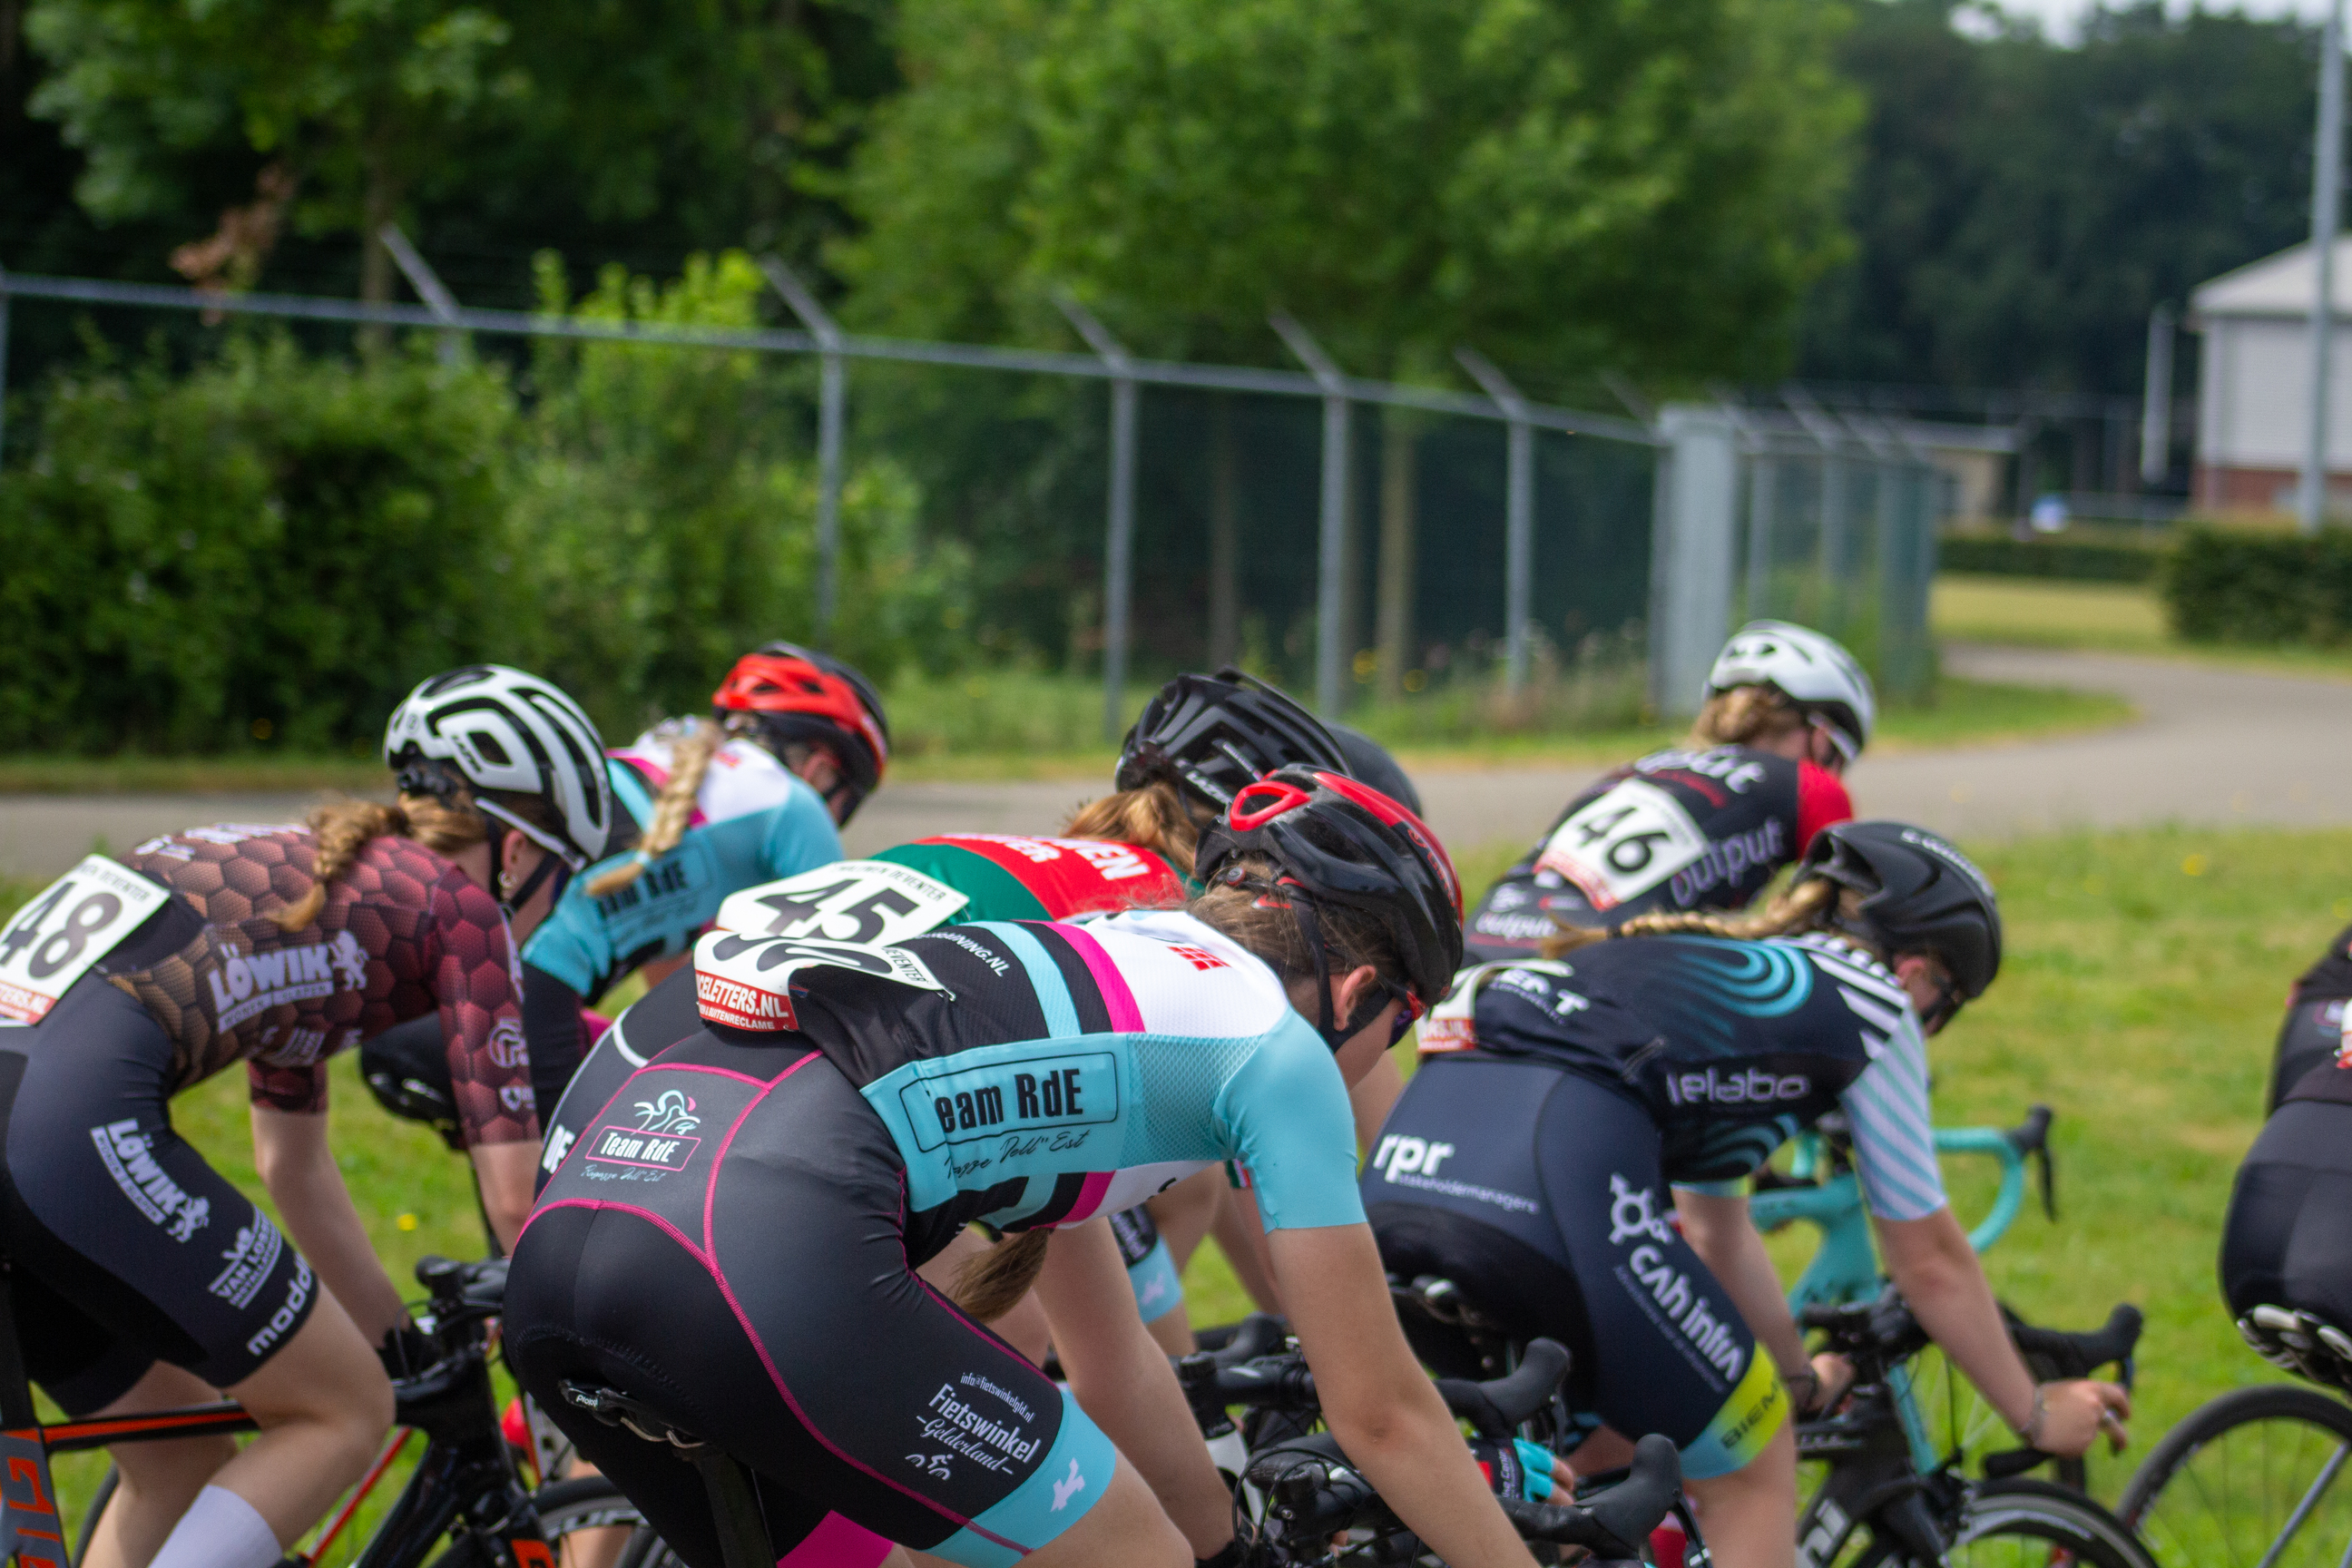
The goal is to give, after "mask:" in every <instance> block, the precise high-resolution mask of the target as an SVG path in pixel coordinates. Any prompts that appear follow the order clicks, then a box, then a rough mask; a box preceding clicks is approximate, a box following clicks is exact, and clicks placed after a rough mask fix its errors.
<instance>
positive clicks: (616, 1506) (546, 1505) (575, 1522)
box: [530, 1476, 650, 1562]
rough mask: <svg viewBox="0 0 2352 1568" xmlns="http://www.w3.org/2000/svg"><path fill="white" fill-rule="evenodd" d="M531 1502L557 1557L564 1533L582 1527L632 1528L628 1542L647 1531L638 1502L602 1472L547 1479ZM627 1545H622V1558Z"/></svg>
mask: <svg viewBox="0 0 2352 1568" xmlns="http://www.w3.org/2000/svg"><path fill="white" fill-rule="evenodd" d="M530 1506H531V1508H532V1509H533V1510H535V1511H536V1512H537V1513H538V1515H539V1528H540V1530H541V1531H542V1532H544V1533H545V1535H546V1536H547V1543H548V1544H549V1545H550V1546H551V1547H553V1548H555V1552H556V1560H557V1561H558V1562H562V1560H563V1542H564V1539H565V1538H566V1537H567V1536H570V1535H572V1534H574V1533H576V1532H578V1531H583V1530H605V1529H611V1528H614V1527H618V1528H620V1529H625V1530H628V1531H633V1532H634V1533H633V1534H632V1535H631V1537H630V1544H634V1543H635V1538H636V1536H638V1535H645V1534H648V1533H650V1532H649V1531H646V1529H645V1522H646V1519H645V1515H643V1514H641V1513H639V1512H638V1511H637V1505H636V1504H635V1503H633V1502H631V1501H630V1500H628V1499H627V1498H625V1497H624V1496H622V1495H621V1489H620V1488H618V1487H616V1486H614V1484H613V1483H612V1482H611V1481H609V1480H606V1479H604V1477H603V1476H582V1477H581V1478H579V1479H577V1480H569V1481H550V1482H549V1483H548V1484H547V1485H545V1486H543V1487H541V1488H540V1489H538V1490H537V1491H535V1492H533V1493H531V1494H530ZM627 1551H628V1546H627V1545H624V1546H623V1547H622V1552H623V1555H624V1558H625V1556H626V1553H627Z"/></svg>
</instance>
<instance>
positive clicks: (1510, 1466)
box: [1470, 1437, 1576, 1502]
mask: <svg viewBox="0 0 2352 1568" xmlns="http://www.w3.org/2000/svg"><path fill="white" fill-rule="evenodd" d="M1470 1457H1471V1458H1474V1459H1475V1460H1477V1461H1478V1469H1479V1473H1481V1474H1482V1475H1484V1476H1485V1477H1486V1484H1487V1485H1488V1486H1490V1487H1492V1488H1493V1489H1495V1495H1496V1497H1507V1498H1517V1499H1519V1500H1522V1501H1526V1502H1542V1501H1543V1500H1546V1499H1547V1498H1549V1497H1550V1496H1551V1494H1552V1492H1553V1490H1554V1489H1556V1488H1561V1487H1565V1488H1567V1489H1569V1490H1570V1491H1573V1490H1574V1489H1575V1488H1576V1478H1575V1477H1574V1476H1573V1475H1571V1474H1570V1472H1569V1469H1568V1467H1567V1466H1565V1465H1563V1464H1561V1463H1560V1462H1559V1457H1558V1456H1556V1455H1555V1454H1553V1453H1552V1451H1551V1450H1550V1449H1549V1448H1547V1447H1544V1446H1543V1445H1542V1444H1540V1443H1530V1442H1528V1440H1527V1439H1526V1438H1524V1437H1515V1438H1513V1439H1512V1440H1511V1441H1510V1442H1508V1443H1496V1442H1491V1441H1489V1440H1487V1439H1486V1438H1484V1437H1475V1438H1473V1439H1471V1442H1470Z"/></svg>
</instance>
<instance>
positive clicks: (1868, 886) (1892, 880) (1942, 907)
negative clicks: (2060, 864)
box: [1797, 822, 2000, 1000]
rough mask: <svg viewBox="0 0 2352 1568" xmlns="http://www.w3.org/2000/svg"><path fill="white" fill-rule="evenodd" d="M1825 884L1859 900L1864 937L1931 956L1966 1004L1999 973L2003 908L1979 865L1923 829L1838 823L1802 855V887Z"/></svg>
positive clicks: (1891, 948)
mask: <svg viewBox="0 0 2352 1568" xmlns="http://www.w3.org/2000/svg"><path fill="white" fill-rule="evenodd" d="M1810 877H1823V878H1826V879H1829V880H1830V881H1832V882H1835V883H1836V884H1838V886H1840V887H1842V888H1851V889H1853V890H1854V891H1855V892H1857V893H1860V894H1861V895H1862V909H1861V910H1860V918H1859V921H1858V925H1859V930H1857V931H1856V933H1855V934H1857V935H1859V936H1863V937H1864V938H1867V939H1868V940H1869V941H1870V942H1872V943H1874V945H1876V946H1877V947H1878V948H1879V949H1881V950H1882V951H1883V952H1887V953H1889V954H1894V953H1898V952H1931V953H1933V954H1935V955H1936V956H1937V958H1939V959H1942V960H1943V961H1944V966H1945V967H1946V968H1948V969H1949V970H1950V971H1951V972H1952V981H1953V984H1954V985H1955V987H1956V988H1957V989H1958V992H1959V994H1960V996H1961V998H1962V999H1963V1000H1973V999H1974V998H1976V997H1979V996H1981V995H1983V994H1984V992H1985V987H1986V986H1988V985H1990V984H1992V977H1993V976H1994V975H1996V974H1998V973H2000V903H1999V902H1998V901H1997V900H1995V899H1994V897H1993V890H1992V883H1991V882H1990V881H1989V880H1987V879H1986V878H1985V874H1984V873H1983V872H1982V871H1979V870H1978V869H1977V868H1976V865H1975V863H1974V862H1972V861H1971V860H1969V858H1968V857H1967V856H1965V855H1963V854H1961V853H1960V852H1959V851H1958V850H1957V849H1955V848H1953V847H1951V846H1950V845H1949V844H1948V843H1946V842H1945V841H1944V840H1943V839H1941V838H1939V837H1937V836H1936V835H1935V834H1932V833H1930V832H1928V831H1927V829H1926V828H1924V827H1912V826H1906V825H1905V824H1903V823H1900V822H1841V823H1839V824H1838V825H1837V826H1833V827H1824V828H1823V829H1822V831H1821V833H1820V834H1819V835H1818V836H1816V837H1814V839H1813V843H1812V847H1811V848H1810V849H1808V850H1806V851H1805V862H1804V865H1803V866H1802V868H1800V869H1799V871H1798V872H1797V880H1798V881H1800V882H1801V881H1803V880H1805V879H1807V878H1810Z"/></svg>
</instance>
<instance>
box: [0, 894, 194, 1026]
mask: <svg viewBox="0 0 2352 1568" xmlns="http://www.w3.org/2000/svg"><path fill="white" fill-rule="evenodd" d="M171 898H172V895H171V894H170V893H169V892H168V891H166V890H165V889H163V888H161V887H158V886H157V885H156V884H155V883H153V882H151V881H149V880H148V879H146V878H144V877H142V876H141V875H139V873H138V872H136V871H133V870H131V868H129V867H127V866H119V865H117V864H115V862H113V861H111V860H110V859H108V858H106V857H105V856H103V855H92V856H89V857H88V858H85V859H84V860H83V861H82V863H81V864H80V865H79V866H77V867H75V868H73V869H72V870H70V871H68V872H67V873H66V874H65V875H64V876H62V877H60V878H58V879H57V880H56V881H54V882H52V883H50V884H49V885H48V886H47V887H46V888H44V889H41V892H40V895H39V897H37V898H36V899H34V900H33V901H32V902H31V903H29V904H26V906H25V907H24V908H23V909H21V910H17V911H16V918H15V919H14V920H11V921H9V922H8V923H7V925H6V926H5V927H0V1017H7V1018H14V1019H16V1021H17V1022H18V1023H21V1024H37V1023H39V1022H40V1021H41V1019H42V1017H43V1016H45V1015H47V1012H48V1010H49V1009H50V1008H52V1007H54V1006H56V1005H58V998H59V997H60V996H63V995H64V994H66V991H67V990H68V987H70V986H71V985H72V984H73V983H74V982H75V981H77V980H79V979H80V978H81V976H82V973H83V971H85V970H87V969H89V966H90V965H91V964H93V963H97V962H98V961H99V960H100V959H101V958H104V957H105V956H106V955H107V954H108V953H109V952H112V951H114V948H115V947H116V945H117V944H119V943H120V942H121V941H122V939H123V938H124V937H127V936H129V935H130V934H131V932H132V931H136V930H138V929H139V927H140V925H141V924H142V922H144V921H146V919H147V917H148V916H150V915H152V914H153V913H154V912H155V911H156V910H160V909H162V908H163V906H164V905H165V904H166V903H168V902H170V901H171Z"/></svg>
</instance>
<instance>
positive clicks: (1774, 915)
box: [1543, 877, 1844, 958]
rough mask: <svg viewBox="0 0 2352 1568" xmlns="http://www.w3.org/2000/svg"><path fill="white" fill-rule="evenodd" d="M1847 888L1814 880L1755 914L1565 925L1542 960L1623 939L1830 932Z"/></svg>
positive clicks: (1549, 942)
mask: <svg viewBox="0 0 2352 1568" xmlns="http://www.w3.org/2000/svg"><path fill="white" fill-rule="evenodd" d="M1843 890H1844V889H1841V888H1840V887H1839V886H1838V885H1837V884H1836V883H1835V882H1832V881H1831V880H1830V879H1828V878H1826V877H1809V878H1807V879H1805V880H1803V881H1801V882H1800V883H1798V884H1797V885H1796V886H1795V887H1793V888H1790V889H1789V890H1788V891H1787V892H1785V893H1782V894H1780V896H1779V897H1778V898H1775V899H1774V900H1772V901H1771V902H1770V903H1769V904H1767V905H1765V906H1764V907H1763V909H1761V910H1759V911H1757V912H1756V913H1754V914H1752V915H1719V914H1709V913H1707V912H1706V911H1705V910H1692V911H1690V912H1689V913H1687V914H1679V915H1675V914H1658V915H1636V916H1634V917H1633V919H1632V920H1630V921H1626V922H1625V923H1624V924H1623V925H1621V926H1617V927H1615V928H1613V929H1612V928H1610V927H1607V926H1601V927H1597V928H1596V927H1587V926H1563V927H1562V928H1561V929H1560V930H1559V932H1558V933H1557V934H1555V935H1552V936H1549V937H1546V938H1545V939H1544V942H1543V955H1544V956H1545V957H1546V958H1558V957H1559V956H1560V955H1561V954H1562V953H1568V952H1575V951H1576V950H1577V949H1578V948H1580V947H1591V945H1592V944H1593V943H1595V942H1607V941H1608V940H1609V939H1610V938H1612V937H1620V936H1679V935H1684V934H1689V935H1695V936H1727V937H1736V938H1738V939H1739V940H1741V941H1750V940H1753V939H1754V938H1757V937H1763V936H1796V935H1798V934H1800V933H1801V932H1804V931H1826V930H1828V929H1829V925H1830V921H1832V919H1833V918H1835V916H1836V915H1837V913H1838V895H1839V893H1840V892H1842V891H1843Z"/></svg>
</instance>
